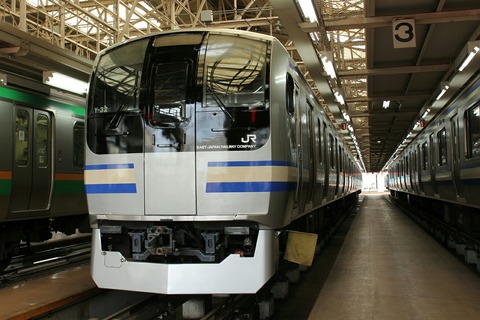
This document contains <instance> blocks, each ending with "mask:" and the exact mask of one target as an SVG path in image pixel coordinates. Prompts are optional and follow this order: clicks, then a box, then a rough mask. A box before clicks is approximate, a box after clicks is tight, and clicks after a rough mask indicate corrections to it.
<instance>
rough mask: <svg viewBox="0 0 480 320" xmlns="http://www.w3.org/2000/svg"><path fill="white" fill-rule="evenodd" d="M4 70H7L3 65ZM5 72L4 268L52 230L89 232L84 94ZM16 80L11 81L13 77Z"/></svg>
mask: <svg viewBox="0 0 480 320" xmlns="http://www.w3.org/2000/svg"><path fill="white" fill-rule="evenodd" d="M2 71H3V70H2ZM5 72H7V73H5V74H6V75H7V77H8V79H9V81H8V82H3V81H2V83H1V85H0V230H1V232H0V267H1V268H0V269H1V270H3V269H4V268H5V267H7V266H8V264H9V261H10V260H11V258H12V256H13V255H15V254H18V252H19V248H20V244H21V243H25V244H27V245H29V244H31V243H32V242H37V241H44V240H48V239H50V238H51V237H52V232H51V231H59V232H64V233H65V234H72V233H75V232H76V231H77V229H81V230H82V232H90V227H89V221H88V210H87V201H86V194H85V189H84V184H83V166H84V162H85V159H84V158H85V157H84V144H85V143H84V140H85V133H84V116H85V98H83V100H82V98H81V97H74V96H73V95H69V94H66V93H62V92H57V93H55V94H51V90H50V87H48V86H46V85H44V84H43V83H42V82H41V81H37V80H34V79H29V78H22V77H21V76H17V75H15V74H10V73H8V71H5ZM10 80H12V81H10Z"/></svg>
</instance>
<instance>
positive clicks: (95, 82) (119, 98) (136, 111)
mask: <svg viewBox="0 0 480 320" xmlns="http://www.w3.org/2000/svg"><path fill="white" fill-rule="evenodd" d="M147 45H148V39H145V40H139V41H136V42H132V43H130V44H128V45H124V46H119V47H117V48H114V49H112V50H110V51H107V52H106V53H105V54H103V55H102V56H101V57H100V58H99V60H98V62H97V65H96V69H95V71H94V74H93V76H92V79H91V85H90V92H89V99H88V101H89V104H88V112H87V143H88V145H89V146H90V148H91V149H92V150H93V151H94V152H96V153H98V154H115V153H134V152H142V150H143V145H142V139H143V122H142V117H141V112H140V107H139V90H138V88H139V87H140V80H141V73H142V68H143V63H144V60H145V52H146V49H147Z"/></svg>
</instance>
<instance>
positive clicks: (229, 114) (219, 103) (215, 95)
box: [207, 85, 235, 122]
mask: <svg viewBox="0 0 480 320" xmlns="http://www.w3.org/2000/svg"><path fill="white" fill-rule="evenodd" d="M207 90H208V91H209V92H210V93H212V95H213V99H214V100H215V102H216V103H217V104H218V106H219V107H220V109H221V110H222V111H223V113H224V114H225V115H226V116H227V117H229V118H230V120H231V121H232V122H235V118H234V117H233V115H232V114H231V113H230V112H228V110H227V107H226V106H225V104H224V103H223V101H222V100H221V99H220V98H219V97H218V95H217V93H216V92H215V91H213V90H212V89H211V88H210V86H208V85H207Z"/></svg>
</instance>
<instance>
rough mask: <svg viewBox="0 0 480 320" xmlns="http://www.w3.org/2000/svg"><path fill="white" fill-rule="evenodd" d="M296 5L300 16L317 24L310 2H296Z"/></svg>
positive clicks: (301, 0) (309, 0)
mask: <svg viewBox="0 0 480 320" xmlns="http://www.w3.org/2000/svg"><path fill="white" fill-rule="evenodd" d="M297 2H298V4H299V5H300V10H301V11H302V15H303V16H304V17H305V18H306V19H307V20H308V21H309V22H317V21H318V19H317V14H316V13H315V8H314V7H313V3H312V0H297Z"/></svg>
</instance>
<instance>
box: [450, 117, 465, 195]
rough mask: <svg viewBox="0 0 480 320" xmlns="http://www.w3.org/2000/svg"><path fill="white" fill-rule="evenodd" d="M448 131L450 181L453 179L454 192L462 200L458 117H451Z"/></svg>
mask: <svg viewBox="0 0 480 320" xmlns="http://www.w3.org/2000/svg"><path fill="white" fill-rule="evenodd" d="M450 130H451V135H450V136H451V139H452V144H451V148H452V152H451V154H452V161H451V162H450V163H451V166H452V167H451V172H452V175H453V177H452V179H453V185H454V187H455V190H456V192H457V196H458V197H461V198H464V197H465V195H464V193H463V189H462V181H461V176H460V157H459V155H460V151H459V150H460V149H459V146H460V144H459V139H458V116H457V115H455V116H453V117H452V119H451V120H450Z"/></svg>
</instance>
